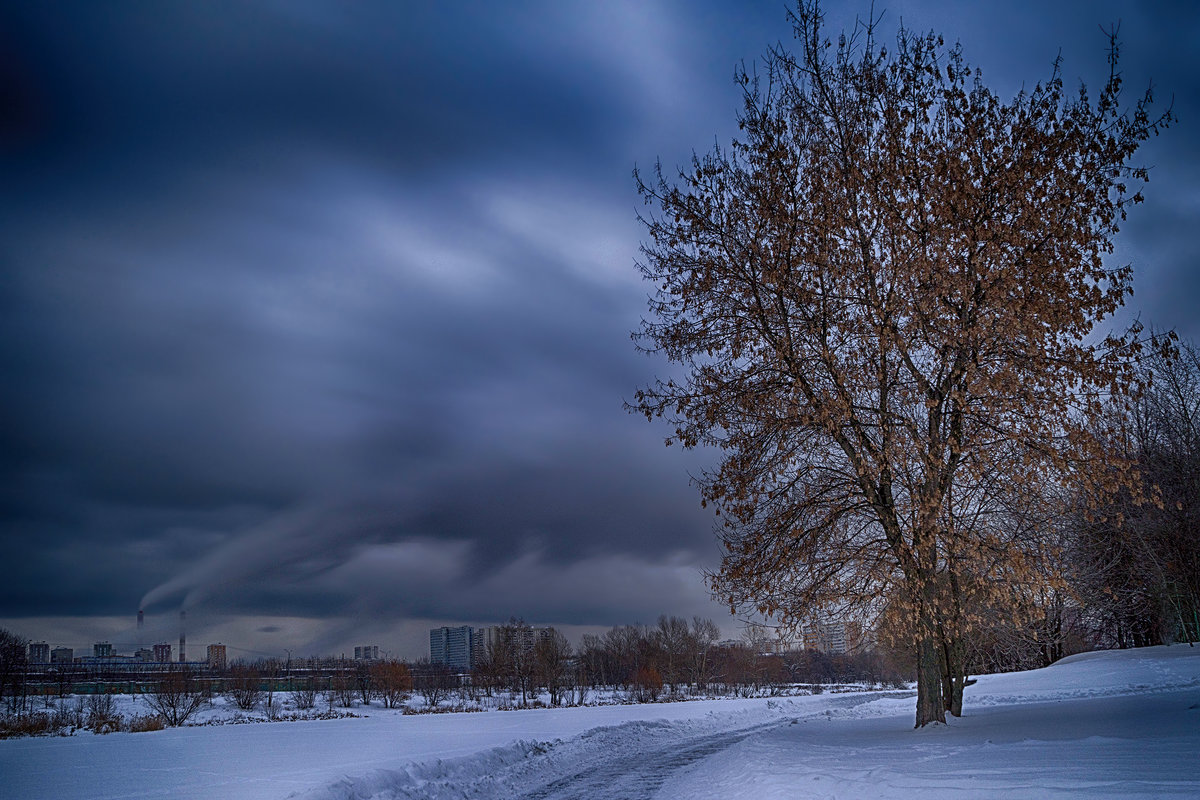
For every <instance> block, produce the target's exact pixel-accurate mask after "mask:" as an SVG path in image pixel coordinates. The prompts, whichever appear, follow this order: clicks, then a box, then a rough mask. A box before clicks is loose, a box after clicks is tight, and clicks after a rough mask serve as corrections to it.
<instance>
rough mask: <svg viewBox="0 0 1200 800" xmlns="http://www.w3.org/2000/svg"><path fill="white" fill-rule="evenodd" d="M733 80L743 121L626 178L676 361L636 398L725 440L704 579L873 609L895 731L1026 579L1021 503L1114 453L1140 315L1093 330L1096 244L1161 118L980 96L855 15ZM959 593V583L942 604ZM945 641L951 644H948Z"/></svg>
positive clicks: (746, 602)
mask: <svg viewBox="0 0 1200 800" xmlns="http://www.w3.org/2000/svg"><path fill="white" fill-rule="evenodd" d="M792 22H793V24H794V27H795V31H796V36H797V39H796V41H797V46H798V48H799V52H798V53H796V54H793V53H791V52H788V51H786V50H784V49H783V48H782V47H778V48H775V49H772V50H770V51H769V52H768V54H767V56H766V58H765V67H764V72H763V74H761V75H759V74H754V75H751V74H748V73H745V72H743V73H742V75H741V85H742V87H743V90H744V100H745V105H744V110H743V111H742V113H741V114H740V116H739V124H740V129H741V134H740V138H739V139H737V140H735V141H734V142H733V144H732V145H731V147H730V148H729V149H723V148H720V147H717V148H715V149H714V150H713V151H712V152H711V153H710V154H708V155H706V156H703V157H696V158H695V159H693V163H692V164H691V166H690V168H689V169H686V170H681V171H680V172H679V174H678V176H677V177H676V178H675V179H673V180H668V179H667V178H666V177H664V175H663V172H662V169H661V166H659V167H658V168H656V170H655V173H654V176H653V178H651V179H646V178H644V177H643V176H642V175H641V174H636V177H637V181H638V186H639V190H640V191H641V193H642V195H643V196H644V198H645V200H646V202H647V203H648V204H651V205H656V206H657V208H658V210H657V211H656V212H654V213H652V214H650V215H649V216H648V217H647V218H646V219H645V220H644V221H645V224H646V227H647V231H648V233H649V238H650V242H649V243H648V244H646V245H645V246H644V247H643V259H642V261H641V263H640V265H639V267H640V269H641V271H642V274H643V275H644V277H645V278H646V279H647V280H648V281H649V282H650V283H651V284H653V286H654V294H653V296H652V299H651V303H650V318H649V319H648V320H646V321H645V322H644V323H643V327H642V330H641V332H640V333H639V334H636V335H635V337H636V339H637V341H638V343H639V346H641V347H642V348H644V349H646V350H649V351H653V352H658V353H662V354H664V355H665V356H666V357H667V358H668V359H670V360H671V361H674V362H677V363H679V364H682V365H684V366H685V367H686V371H685V374H684V376H683V377H682V378H681V379H680V380H678V381H676V380H666V381H659V382H656V383H655V384H653V385H652V386H649V387H647V388H645V389H643V390H642V391H640V392H638V394H637V396H636V400H635V402H634V403H633V404H632V408H633V409H634V410H636V411H639V412H641V413H644V414H645V415H646V416H647V418H654V417H660V416H661V417H666V418H667V419H668V420H669V421H670V422H671V423H673V425H674V428H675V433H674V436H673V437H671V440H669V442H670V441H678V442H680V443H682V444H683V445H684V446H686V447H696V446H707V447H714V448H719V449H720V450H721V451H723V461H722V462H721V463H720V465H719V467H718V468H717V469H716V470H715V471H712V472H710V473H707V474H705V475H704V476H703V477H702V478H701V479H700V481H699V483H700V488H701V494H702V498H703V501H704V502H705V503H706V504H713V505H715V506H716V508H717V511H718V514H719V517H720V519H721V520H722V525H723V527H722V530H721V536H722V539H723V543H724V548H725V556H724V560H723V563H722V566H721V569H720V572H719V573H718V574H716V575H714V576H712V578H713V586H714V588H715V589H716V590H717V591H718V593H719V594H720V595H722V596H723V597H724V598H725V599H726V600H728V602H729V603H730V605H731V606H732V607H734V608H742V609H749V610H756V611H758V612H761V613H764V614H767V615H773V616H776V617H779V618H781V619H782V620H783V621H784V622H785V623H789V622H790V623H795V622H798V621H799V620H800V619H801V618H802V617H804V616H806V615H808V614H809V613H811V612H812V611H813V610H815V609H820V608H828V609H846V608H850V607H855V606H857V607H863V608H868V609H873V610H876V611H878V610H879V607H880V603H881V601H882V600H885V599H886V600H887V601H888V602H890V603H892V604H893V607H894V608H895V609H897V610H899V611H900V612H901V616H902V618H903V621H904V622H905V625H906V628H905V630H906V631H907V632H908V634H909V635H910V636H911V641H912V646H913V647H914V648H915V650H916V652H917V654H918V664H919V667H918V677H919V680H918V685H919V696H918V708H917V724H918V725H923V724H926V723H928V722H933V721H944V719H945V714H944V709H945V707H946V706H947V705H949V706H951V708H952V710H956V709H955V708H954V704H955V698H954V697H953V696H951V697H946V696H945V694H946V693H947V692H949V693H950V694H951V695H953V694H954V693H955V692H956V691H957V693H958V700H957V702H959V703H961V683H960V685H959V686H958V688H957V690H956V689H955V688H954V687H953V686H952V685H949V684H947V688H943V678H947V679H951V680H952V679H954V678H955V676H956V674H957V677H958V679H960V680H961V677H962V676H961V672H962V670H961V663H960V662H961V659H960V655H961V652H962V650H963V648H962V640H963V637H965V636H967V635H969V632H970V629H971V622H972V619H971V615H972V613H974V612H973V611H972V608H978V607H983V605H982V604H981V602H980V601H981V599H987V600H988V601H989V602H990V603H992V604H993V605H995V604H997V603H999V602H1000V601H1001V600H1002V599H1003V598H1004V597H1005V596H1007V595H1010V594H1012V593H1013V592H1014V591H1016V590H1014V588H1013V587H1020V586H1023V585H1028V584H1034V583H1038V582H1043V581H1044V576H1045V574H1046V572H1045V571H1044V570H1043V569H1042V568H1043V566H1044V565H1045V564H1046V563H1048V562H1049V559H1046V558H1044V552H1043V551H1044V549H1045V548H1044V544H1043V542H1042V541H1040V536H1039V531H1038V530H1037V529H1036V528H1035V527H1033V526H1031V525H1028V524H1025V523H1024V522H1023V521H1022V520H1023V518H1024V517H1025V516H1026V515H1027V514H1030V515H1032V516H1033V517H1037V516H1040V515H1042V514H1043V509H1042V507H1043V506H1044V505H1045V503H1046V502H1047V500H1046V496H1047V489H1048V487H1049V488H1050V489H1054V487H1058V486H1062V485H1064V484H1065V483H1068V482H1072V481H1093V480H1095V481H1103V482H1104V483H1105V484H1106V485H1105V486H1103V487H1099V488H1104V489H1108V490H1111V489H1112V488H1114V487H1116V486H1118V485H1120V484H1121V483H1122V482H1124V481H1126V480H1127V474H1126V473H1127V470H1126V469H1125V468H1124V467H1123V466H1121V465H1119V464H1118V465H1117V466H1116V468H1109V469H1096V468H1095V465H1096V464H1105V465H1108V466H1110V467H1111V466H1112V465H1113V464H1114V457H1113V456H1112V454H1110V453H1108V452H1106V451H1105V449H1104V448H1103V447H1102V446H1101V445H1102V442H1101V441H1100V440H1099V439H1098V438H1097V437H1096V436H1095V435H1094V431H1093V430H1092V429H1090V428H1089V426H1088V425H1087V424H1086V423H1087V417H1088V415H1089V414H1090V413H1094V410H1095V409H1096V408H1097V407H1098V406H1099V405H1101V404H1106V403H1109V402H1113V401H1116V402H1127V401H1125V400H1123V398H1130V397H1134V396H1136V395H1137V393H1138V391H1139V389H1140V383H1139V379H1138V374H1137V372H1136V371H1135V369H1134V366H1133V365H1134V362H1135V360H1136V358H1137V356H1138V353H1139V351H1140V348H1141V346H1142V345H1141V342H1140V340H1139V338H1138V332H1137V331H1131V332H1130V333H1128V334H1126V335H1110V336H1108V337H1107V338H1105V339H1103V340H1102V341H1100V340H1097V339H1096V338H1095V337H1094V335H1093V332H1094V329H1095V327H1096V324H1097V323H1098V322H1100V321H1102V320H1104V319H1106V318H1108V317H1110V316H1111V315H1112V314H1113V312H1114V311H1116V310H1117V308H1118V307H1119V306H1120V305H1121V304H1122V303H1123V301H1124V298H1125V297H1126V296H1127V294H1128V293H1129V291H1130V280H1131V268H1130V267H1128V266H1126V267H1120V268H1116V269H1112V268H1109V267H1107V266H1106V265H1105V263H1104V261H1103V258H1104V256H1106V255H1107V254H1109V253H1111V251H1112V243H1111V242H1112V237H1113V235H1114V234H1115V233H1116V232H1117V227H1118V224H1119V222H1120V221H1121V220H1122V219H1124V217H1125V213H1126V210H1127V209H1128V207H1129V206H1130V205H1132V204H1135V203H1137V202H1139V201H1140V200H1141V196H1140V194H1138V192H1137V190H1136V187H1137V186H1138V185H1139V184H1140V183H1141V182H1142V181H1144V180H1145V179H1146V177H1147V176H1146V172H1145V170H1144V169H1141V168H1139V167H1134V166H1131V165H1130V163H1129V161H1130V158H1131V157H1132V156H1133V154H1134V152H1135V151H1136V149H1137V147H1138V145H1139V144H1140V143H1141V142H1142V141H1143V140H1144V139H1145V138H1146V137H1147V136H1149V135H1151V134H1154V133H1157V132H1158V130H1159V129H1160V128H1161V127H1163V126H1164V125H1165V124H1166V123H1167V122H1168V121H1169V119H1170V115H1169V112H1168V113H1167V114H1164V115H1163V116H1161V117H1158V118H1151V117H1150V116H1148V108H1149V103H1150V100H1151V98H1150V96H1149V94H1148V93H1147V95H1146V96H1145V97H1143V98H1142V99H1141V100H1139V101H1138V102H1137V103H1136V104H1135V105H1134V106H1133V107H1132V108H1130V109H1127V110H1126V109H1122V108H1121V106H1120V102H1119V99H1120V89H1121V79H1120V73H1119V72H1118V71H1117V69H1116V52H1117V48H1116V41H1115V39H1114V40H1113V49H1112V59H1111V64H1112V70H1111V75H1110V78H1109V80H1108V82H1107V84H1106V86H1105V87H1104V89H1103V91H1102V92H1101V93H1100V96H1099V97H1098V98H1097V99H1096V101H1095V102H1094V103H1093V102H1092V101H1091V100H1090V99H1089V98H1088V97H1087V95H1086V93H1084V92H1082V91H1081V92H1080V93H1079V94H1078V95H1072V94H1071V93H1069V92H1067V91H1066V90H1064V87H1063V83H1062V79H1061V75H1060V73H1059V71H1058V69H1057V66H1056V68H1055V70H1054V72H1053V73H1052V75H1051V76H1050V78H1049V79H1048V80H1047V81H1046V82H1045V83H1041V84H1038V85H1037V86H1035V87H1034V88H1033V89H1031V90H1029V91H1027V92H1025V91H1023V92H1021V93H1020V94H1018V95H1017V96H1016V97H1014V98H1013V99H1012V100H1009V101H1007V102H1006V101H1002V100H1000V99H999V98H998V97H997V96H996V95H995V94H994V93H993V92H991V91H990V90H989V89H988V88H987V87H986V86H985V85H984V84H983V82H982V79H981V77H980V75H979V73H978V72H976V71H974V70H972V69H971V68H970V67H969V66H968V65H967V64H966V62H965V61H964V59H963V56H962V53H961V50H960V48H958V47H946V46H945V45H944V44H943V42H942V40H941V38H940V37H938V36H936V35H934V34H932V33H931V34H927V35H917V34H914V33H913V32H911V31H909V30H906V29H901V30H900V32H899V34H898V36H897V40H896V44H895V46H894V47H892V48H888V47H885V46H884V45H883V44H882V43H881V42H880V41H879V40H878V39H877V38H876V30H875V25H874V21H873V20H872V21H869V22H868V23H865V24H860V25H859V26H858V27H857V28H856V29H855V31H854V32H853V33H852V34H849V35H843V36H842V37H840V38H839V39H838V41H837V42H836V43H833V44H830V43H829V42H828V41H827V39H826V38H825V36H824V34H823V32H822V24H821V12H820V9H819V7H818V6H817V4H815V3H802V4H801V5H800V6H799V7H798V8H797V11H796V13H795V14H794V15H793V18H792ZM968 601H970V602H968ZM955 659H959V662H956V661H955Z"/></svg>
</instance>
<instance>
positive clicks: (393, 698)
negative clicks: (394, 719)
mask: <svg viewBox="0 0 1200 800" xmlns="http://www.w3.org/2000/svg"><path fill="white" fill-rule="evenodd" d="M371 683H372V685H373V686H374V687H375V694H376V695H377V696H378V697H379V699H380V700H382V701H383V707H384V708H399V706H400V704H401V703H403V702H404V700H405V698H407V697H408V693H409V692H411V691H412V688H413V679H412V673H411V672H410V671H409V669H408V664H405V663H404V662H403V661H395V660H388V661H376V662H375V663H374V664H372V665H371Z"/></svg>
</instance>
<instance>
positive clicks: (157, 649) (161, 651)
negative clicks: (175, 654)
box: [154, 642, 171, 664]
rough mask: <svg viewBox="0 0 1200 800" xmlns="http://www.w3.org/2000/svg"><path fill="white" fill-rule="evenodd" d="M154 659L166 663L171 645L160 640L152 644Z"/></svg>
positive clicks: (169, 655)
mask: <svg viewBox="0 0 1200 800" xmlns="http://www.w3.org/2000/svg"><path fill="white" fill-rule="evenodd" d="M154 660H155V661H158V662H160V663H164V664H165V663H166V662H168V661H170V660H171V645H169V644H167V643H165V642H162V643H159V644H156V645H154Z"/></svg>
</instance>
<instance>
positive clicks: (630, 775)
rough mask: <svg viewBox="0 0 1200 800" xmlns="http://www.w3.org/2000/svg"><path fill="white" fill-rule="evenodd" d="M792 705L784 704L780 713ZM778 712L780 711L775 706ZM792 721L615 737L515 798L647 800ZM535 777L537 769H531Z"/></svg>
mask: <svg viewBox="0 0 1200 800" xmlns="http://www.w3.org/2000/svg"><path fill="white" fill-rule="evenodd" d="M891 696H893V697H901V698H906V697H912V696H914V693H913V692H902V693H891ZM878 698H879V695H851V696H848V697H831V698H829V700H828V701H826V702H825V703H822V704H821V705H822V707H821V708H819V709H817V708H812V709H809V713H810V714H813V715H822V716H823V715H824V713H825V711H826V710H829V709H834V708H836V709H849V708H853V707H855V706H859V705H862V704H864V703H867V702H872V701H874V700H877V699H878ZM792 705H793V704H790V703H789V704H786V705H785V706H783V707H784V708H788V707H791V706H792ZM776 707H779V706H776ZM795 720H796V718H795V717H793V718H791V719H787V720H784V721H774V722H768V723H764V724H760V725H752V726H750V727H747V728H738V729H734V730H724V731H719V732H717V733H708V734H702V735H699V736H688V735H686V734H684V735H682V736H680V735H677V731H675V730H673V729H666V730H663V731H662V733H661V735H659V736H656V737H654V739H653V740H652V741H648V742H647V741H638V742H637V743H636V745H635V746H634V747H630V746H629V745H628V743H627V742H625V743H624V744H625V746H624V747H621V744H623V742H622V741H621V738H620V736H619V734H618V735H617V736H614V737H613V738H615V739H617V741H615V742H613V745H614V746H613V747H612V748H611V749H609V750H607V751H606V752H605V753H604V754H603V755H602V757H601V758H600V759H599V760H598V761H597V762H596V763H593V764H589V765H588V766H586V767H584V768H583V769H580V770H578V771H577V772H574V773H572V774H570V775H567V776H565V777H562V778H559V779H557V780H554V781H552V782H551V783H549V784H547V785H546V786H544V787H541V788H539V789H536V790H534V791H531V792H525V793H521V794H518V795H517V797H518V798H520V800H575V799H576V798H577V799H578V800H588V799H589V798H623V800H651V798H653V797H655V796H657V794H658V792H659V790H660V789H661V788H662V786H663V784H664V783H666V782H667V781H668V780H669V779H671V778H672V777H673V776H675V775H676V774H677V773H679V772H680V771H681V770H683V769H685V768H687V767H689V766H691V765H692V764H695V763H697V762H700V761H703V760H705V759H708V758H711V757H712V756H714V755H716V754H717V753H720V752H722V751H725V750H728V749H730V748H732V747H734V746H735V745H737V744H740V743H741V742H743V741H745V740H746V739H748V738H750V737H752V736H759V735H762V734H765V733H768V732H770V731H773V730H775V729H778V728H781V727H783V726H785V725H792V724H795ZM534 774H535V775H536V774H537V768H536V767H535V769H534Z"/></svg>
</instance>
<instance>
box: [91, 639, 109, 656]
mask: <svg viewBox="0 0 1200 800" xmlns="http://www.w3.org/2000/svg"><path fill="white" fill-rule="evenodd" d="M112 654H113V646H112V645H111V644H109V643H108V642H96V643H95V644H94V645H92V658H112Z"/></svg>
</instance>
